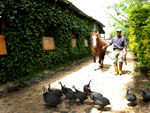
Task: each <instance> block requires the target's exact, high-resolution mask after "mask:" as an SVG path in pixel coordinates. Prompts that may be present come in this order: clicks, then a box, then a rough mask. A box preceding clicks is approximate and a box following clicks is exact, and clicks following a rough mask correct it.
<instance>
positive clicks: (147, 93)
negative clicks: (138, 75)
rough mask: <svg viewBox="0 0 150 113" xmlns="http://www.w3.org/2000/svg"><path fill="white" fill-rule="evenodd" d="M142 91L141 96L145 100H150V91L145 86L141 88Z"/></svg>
mask: <svg viewBox="0 0 150 113" xmlns="http://www.w3.org/2000/svg"><path fill="white" fill-rule="evenodd" d="M141 91H142V94H141V96H142V97H143V101H144V102H148V101H150V91H144V89H143V88H142V89H141Z"/></svg>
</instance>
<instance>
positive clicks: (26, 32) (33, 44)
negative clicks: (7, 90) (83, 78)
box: [0, 0, 93, 83]
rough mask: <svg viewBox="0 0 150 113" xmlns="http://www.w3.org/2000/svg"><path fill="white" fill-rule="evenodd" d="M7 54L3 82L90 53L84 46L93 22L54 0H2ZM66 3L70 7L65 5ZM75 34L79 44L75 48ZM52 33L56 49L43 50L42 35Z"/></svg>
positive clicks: (0, 75) (0, 72)
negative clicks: (73, 41)
mask: <svg viewBox="0 0 150 113" xmlns="http://www.w3.org/2000/svg"><path fill="white" fill-rule="evenodd" d="M0 3H2V4H3V7H2V9H3V10H1V12H0V13H1V14H2V17H3V18H4V21H5V29H4V34H5V39H6V45H7V52H8V55H6V56H0V66H1V68H0V82H1V83H5V82H8V81H12V80H15V79H17V78H20V77H25V76H31V75H32V74H34V73H36V72H37V71H40V70H41V71H42V70H45V69H52V68H54V67H57V66H60V65H62V64H66V63H67V62H69V61H74V60H77V59H80V58H83V57H86V56H88V55H90V54H91V53H90V46H88V47H84V39H85V38H88V42H89V44H90V39H89V37H90V32H91V31H92V28H93V22H92V21H91V20H89V19H87V18H85V17H83V16H81V15H79V14H77V13H76V12H74V11H73V10H71V9H70V8H69V7H68V6H69V4H68V3H67V4H65V5H64V4H63V5H62V4H61V3H59V2H57V1H55V0H2V1H1V2H0ZM66 6H67V7H66ZM73 33H77V47H76V48H72V45H71V40H72V36H73ZM50 35H51V36H53V37H54V41H55V48H56V49H55V50H52V51H44V50H43V48H42V37H43V36H50Z"/></svg>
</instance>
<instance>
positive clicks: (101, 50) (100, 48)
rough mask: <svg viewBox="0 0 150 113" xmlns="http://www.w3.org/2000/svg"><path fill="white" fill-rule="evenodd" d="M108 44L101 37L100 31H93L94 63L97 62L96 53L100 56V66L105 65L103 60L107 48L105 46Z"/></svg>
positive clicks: (92, 48)
mask: <svg viewBox="0 0 150 113" xmlns="http://www.w3.org/2000/svg"><path fill="white" fill-rule="evenodd" d="M106 45H108V44H107V42H106V41H105V40H103V39H100V36H99V33H95V32H92V33H91V50H92V55H93V58H94V63H96V55H98V56H99V67H103V61H104V56H105V52H106V49H107V48H105V46H106Z"/></svg>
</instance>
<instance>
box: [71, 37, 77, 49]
mask: <svg viewBox="0 0 150 113" xmlns="http://www.w3.org/2000/svg"><path fill="white" fill-rule="evenodd" d="M72 47H73V48H75V47H77V39H75V38H73V39H72Z"/></svg>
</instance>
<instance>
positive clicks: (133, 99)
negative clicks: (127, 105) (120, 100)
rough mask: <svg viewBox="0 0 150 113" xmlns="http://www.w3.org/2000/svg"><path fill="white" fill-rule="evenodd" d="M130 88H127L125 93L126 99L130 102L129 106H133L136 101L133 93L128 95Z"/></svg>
mask: <svg viewBox="0 0 150 113" xmlns="http://www.w3.org/2000/svg"><path fill="white" fill-rule="evenodd" d="M129 90H130V88H129V87H128V88H127V93H126V99H127V100H128V101H129V102H131V105H133V104H134V102H135V101H136V96H135V94H133V93H129Z"/></svg>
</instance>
